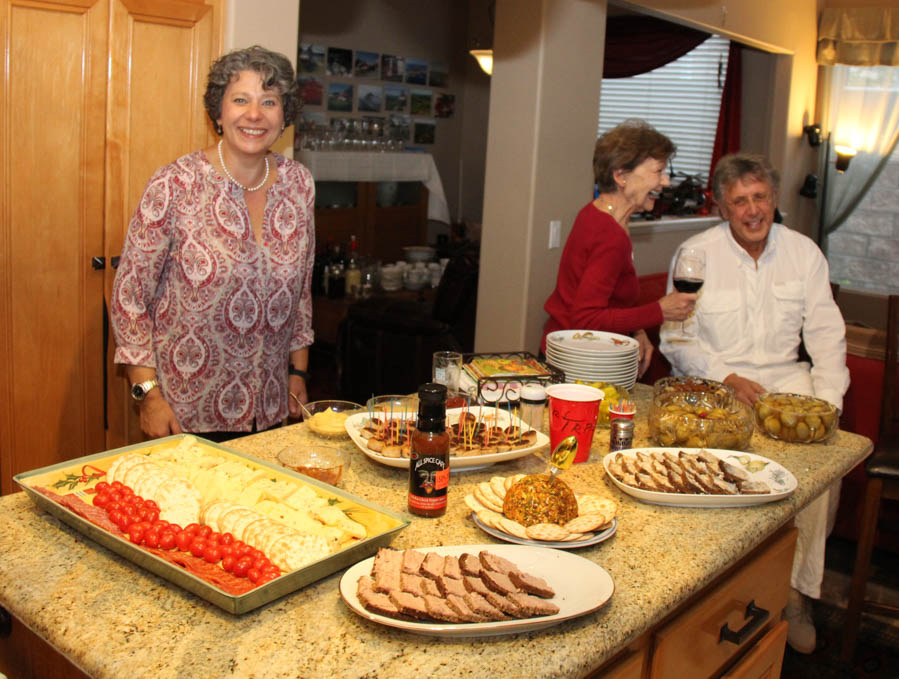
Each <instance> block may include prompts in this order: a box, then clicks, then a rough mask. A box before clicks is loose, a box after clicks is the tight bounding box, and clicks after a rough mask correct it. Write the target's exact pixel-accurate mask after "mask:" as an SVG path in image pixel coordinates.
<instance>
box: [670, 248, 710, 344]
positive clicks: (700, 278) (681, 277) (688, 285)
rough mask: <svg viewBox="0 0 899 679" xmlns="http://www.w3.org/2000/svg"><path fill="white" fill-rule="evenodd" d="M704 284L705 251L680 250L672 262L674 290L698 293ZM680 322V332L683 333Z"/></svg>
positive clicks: (696, 249) (693, 249) (694, 249)
mask: <svg viewBox="0 0 899 679" xmlns="http://www.w3.org/2000/svg"><path fill="white" fill-rule="evenodd" d="M704 282H705V250H700V249H699V248H681V249H680V250H678V251H677V257H676V259H675V260H674V276H673V283H674V289H675V290H677V291H678V292H699V289H700V288H701V287H702V284H703V283H704ZM684 327H685V326H684V323H683V322H681V331H684Z"/></svg>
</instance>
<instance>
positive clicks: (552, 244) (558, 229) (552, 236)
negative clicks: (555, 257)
mask: <svg viewBox="0 0 899 679" xmlns="http://www.w3.org/2000/svg"><path fill="white" fill-rule="evenodd" d="M561 246H562V222H561V221H559V220H558V219H553V220H551V221H550V223H549V249H550V250H552V249H553V248H558V247H561Z"/></svg>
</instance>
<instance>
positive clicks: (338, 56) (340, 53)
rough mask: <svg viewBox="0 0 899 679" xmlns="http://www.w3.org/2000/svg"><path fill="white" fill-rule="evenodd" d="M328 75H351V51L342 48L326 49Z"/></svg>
mask: <svg viewBox="0 0 899 679" xmlns="http://www.w3.org/2000/svg"><path fill="white" fill-rule="evenodd" d="M328 75H336V76H351V75H353V50H348V49H344V48H343V47H329V48H328Z"/></svg>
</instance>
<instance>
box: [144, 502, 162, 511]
mask: <svg viewBox="0 0 899 679" xmlns="http://www.w3.org/2000/svg"><path fill="white" fill-rule="evenodd" d="M144 507H149V508H150V509H152V510H153V511H154V512H158V511H159V505H158V504H156V502H155V501H154V500H144Z"/></svg>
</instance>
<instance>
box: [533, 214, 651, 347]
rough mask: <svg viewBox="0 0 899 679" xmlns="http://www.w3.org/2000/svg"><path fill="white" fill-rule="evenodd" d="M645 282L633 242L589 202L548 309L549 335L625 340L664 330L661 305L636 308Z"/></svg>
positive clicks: (572, 237) (573, 231) (574, 230)
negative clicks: (585, 333) (595, 334)
mask: <svg viewBox="0 0 899 679" xmlns="http://www.w3.org/2000/svg"><path fill="white" fill-rule="evenodd" d="M639 294H640V282H639V280H638V279H637V271H636V270H635V269H634V255H633V248H632V246H631V239H630V236H628V234H627V232H626V231H625V230H624V229H623V228H622V227H621V225H620V224H618V222H616V221H615V219H614V218H613V217H612V216H611V215H608V214H606V213H605V212H602V211H601V210H599V209H598V208H597V207H596V206H595V205H593V203H588V204H587V205H586V206H585V207H584V208H583V209H582V210H581V211H580V212H579V213H578V216H577V218H576V219H575V220H574V226H573V227H572V229H571V234H569V236H568V240H567V241H566V242H565V249H564V250H563V251H562V260H561V261H560V262H559V275H558V278H557V279H556V289H555V290H554V291H553V293H552V295H550V296H549V299H548V300H546V304H544V305H543V308H544V309H545V310H546V312H547V313H548V314H549V319H548V320H547V321H546V325H545V326H544V328H543V339H542V341H541V343H540V346H541V349H543V350H544V351H545V350H546V335H547V333H550V332H553V331H555V330H575V329H577V330H580V329H583V330H605V331H607V332H616V333H620V334H622V335H629V334H630V333H632V332H634V331H636V330H640V329H642V328H649V327H652V326H654V325H659V324H660V323H661V322H662V307H661V306H659V303H658V302H650V303H649V304H644V305H642V306H634V304H636V303H637V298H638V296H639Z"/></svg>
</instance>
